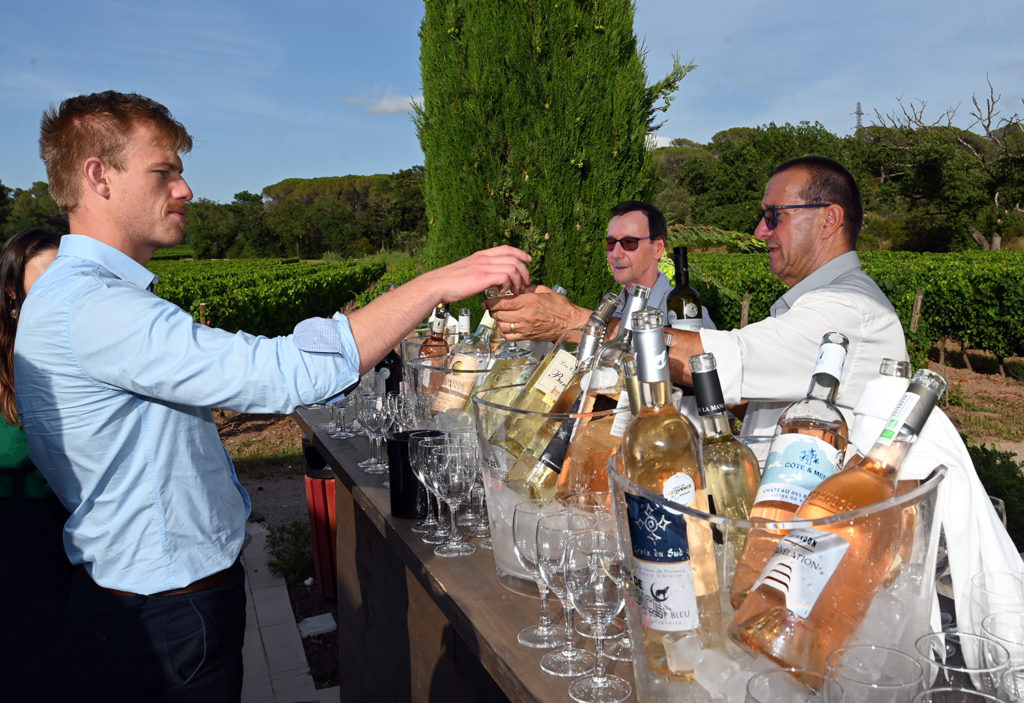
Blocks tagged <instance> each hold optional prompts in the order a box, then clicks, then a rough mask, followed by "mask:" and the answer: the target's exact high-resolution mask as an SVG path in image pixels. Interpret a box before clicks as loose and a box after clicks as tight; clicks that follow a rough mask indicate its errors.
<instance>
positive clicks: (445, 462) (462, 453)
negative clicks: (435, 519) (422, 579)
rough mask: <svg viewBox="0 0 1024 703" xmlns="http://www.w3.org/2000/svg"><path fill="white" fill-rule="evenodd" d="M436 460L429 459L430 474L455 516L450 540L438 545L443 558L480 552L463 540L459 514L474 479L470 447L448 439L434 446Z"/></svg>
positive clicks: (438, 550)
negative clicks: (458, 519)
mask: <svg viewBox="0 0 1024 703" xmlns="http://www.w3.org/2000/svg"><path fill="white" fill-rule="evenodd" d="M433 454H434V460H433V461H431V462H429V466H430V468H431V472H430V477H431V480H432V481H433V483H434V488H435V490H437V494H438V495H439V496H441V498H442V499H444V502H445V503H446V504H447V505H448V512H449V513H450V515H451V526H450V528H449V530H448V541H447V542H445V543H444V544H440V545H438V546H437V547H435V548H434V554H436V555H437V556H439V557H464V556H468V555H470V554H472V553H473V552H475V551H476V547H475V546H474V545H472V544H470V543H469V542H464V541H463V540H462V533H460V532H459V526H458V524H457V520H456V516H457V514H458V510H459V505H460V504H462V502H463V501H465V500H466V496H467V495H469V486H470V484H472V482H473V474H472V472H473V471H475V467H474V466H473V462H472V458H471V455H470V452H469V450H467V449H466V448H465V447H464V446H462V444H461V443H460V442H458V441H457V440H452V439H449V440H448V441H447V442H445V443H443V444H441V445H440V446H438V447H436V448H434V450H433Z"/></svg>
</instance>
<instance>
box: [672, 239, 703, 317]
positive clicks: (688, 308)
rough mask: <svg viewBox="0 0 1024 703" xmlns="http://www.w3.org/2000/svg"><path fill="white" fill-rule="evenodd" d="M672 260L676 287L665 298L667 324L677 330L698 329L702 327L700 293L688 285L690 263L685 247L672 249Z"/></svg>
mask: <svg viewBox="0 0 1024 703" xmlns="http://www.w3.org/2000/svg"><path fill="white" fill-rule="evenodd" d="M672 261H673V262H674V263H675V265H676V276H675V278H676V287H675V288H673V289H672V291H671V292H670V293H669V294H668V298H666V299H665V307H666V308H667V309H668V316H667V320H668V324H669V326H670V327H672V328H673V329H677V330H699V329H700V328H701V327H703V326H704V325H703V313H702V311H701V307H700V294H699V293H698V292H697V291H695V290H694V289H693V286H691V285H690V263H689V261H688V259H687V256H686V247H674V248H673V249H672Z"/></svg>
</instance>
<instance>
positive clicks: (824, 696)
mask: <svg viewBox="0 0 1024 703" xmlns="http://www.w3.org/2000/svg"><path fill="white" fill-rule="evenodd" d="M843 697H844V696H843V687H842V686H841V685H839V684H838V683H836V682H835V681H833V680H832V679H830V678H829V677H827V676H825V675H824V674H822V673H821V672H819V671H810V670H808V669H796V668H784V669H769V670H768V671H762V672H760V673H757V674H754V675H753V676H751V677H750V680H749V681H748V682H747V698H746V703H842V701H843Z"/></svg>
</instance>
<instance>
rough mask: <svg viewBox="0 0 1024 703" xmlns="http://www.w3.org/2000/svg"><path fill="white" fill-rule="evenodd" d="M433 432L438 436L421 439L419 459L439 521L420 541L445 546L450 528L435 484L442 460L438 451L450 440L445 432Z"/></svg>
mask: <svg viewBox="0 0 1024 703" xmlns="http://www.w3.org/2000/svg"><path fill="white" fill-rule="evenodd" d="M432 431H433V432H437V436H435V437H425V438H421V439H420V441H419V442H418V444H417V448H418V449H417V451H418V452H419V454H418V455H417V456H418V457H419V467H420V472H421V475H422V476H423V478H422V480H423V482H424V484H423V485H424V486H426V488H427V494H428V495H429V496H432V497H433V498H434V504H435V506H436V509H437V520H436V521H435V526H434V529H433V531H430V532H426V533H424V534H422V535H421V536H420V539H421V540H422V541H423V542H424V543H426V544H444V543H445V542H447V541H448V526H447V524H445V520H444V517H443V513H442V511H441V506H442V504H443V501H442V500H441V496H440V495H439V494H438V492H437V486H436V484H435V483H434V471H435V470H436V464H437V462H438V461H439V460H440V454H439V452H438V450H439V449H440V448H441V447H443V446H444V444H445V443H446V442H447V441H448V439H447V437H446V436H445V434H444V433H443V432H441V431H439V430H432Z"/></svg>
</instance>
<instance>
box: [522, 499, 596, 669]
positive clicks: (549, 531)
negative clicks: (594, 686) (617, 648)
mask: <svg viewBox="0 0 1024 703" xmlns="http://www.w3.org/2000/svg"><path fill="white" fill-rule="evenodd" d="M593 524H594V521H593V518H590V517H589V516H586V515H573V514H571V513H569V512H562V513H556V514H554V515H543V516H541V518H540V519H539V520H537V566H538V569H539V571H540V575H541V578H543V579H544V584H545V585H546V586H547V587H548V588H549V589H550V590H551V592H552V593H554V594H555V595H556V596H557V597H558V600H559V602H561V604H562V612H563V613H564V614H565V645H564V646H563V647H562V648H560V649H557V650H555V651H553V652H548V653H547V654H545V655H544V656H543V657H541V659H540V668H541V669H542V670H544V671H546V672H547V673H549V674H554V675H555V676H582V675H583V674H586V673H589V672H590V671H591V670H592V669H593V668H594V666H595V665H596V664H597V658H596V657H595V656H594V655H593V654H591V653H590V652H587V651H584V650H582V649H579V648H578V647H577V646H576V630H575V629H574V628H573V613H574V610H573V607H572V603H570V602H569V592H568V591H567V590H566V585H565V551H566V550H565V548H566V545H567V543H568V541H569V539H570V536H571V534H572V532H573V530H576V529H587V528H588V527H592V526H593Z"/></svg>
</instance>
